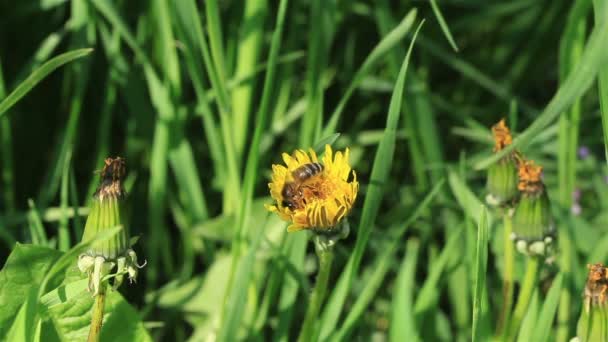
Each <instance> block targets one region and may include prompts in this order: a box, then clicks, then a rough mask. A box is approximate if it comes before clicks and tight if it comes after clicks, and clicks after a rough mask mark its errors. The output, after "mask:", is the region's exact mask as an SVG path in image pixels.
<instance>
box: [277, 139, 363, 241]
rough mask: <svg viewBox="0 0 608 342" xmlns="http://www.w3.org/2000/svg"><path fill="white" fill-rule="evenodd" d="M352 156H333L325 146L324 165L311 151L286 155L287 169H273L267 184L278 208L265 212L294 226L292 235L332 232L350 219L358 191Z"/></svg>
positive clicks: (284, 166)
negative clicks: (346, 218) (310, 230)
mask: <svg viewBox="0 0 608 342" xmlns="http://www.w3.org/2000/svg"><path fill="white" fill-rule="evenodd" d="M349 154H350V153H349V150H348V149H346V150H345V151H344V152H340V151H338V152H336V153H335V154H334V153H333V151H332V149H331V147H330V146H329V145H326V146H325V155H324V156H323V160H322V163H321V162H319V160H318V158H317V154H316V153H315V152H314V151H313V150H312V149H311V150H309V152H308V153H306V152H304V151H302V150H297V151H296V152H295V153H294V155H293V156H290V155H288V154H286V153H283V161H284V162H285V165H276V164H275V165H272V182H271V183H269V184H268V187H269V188H270V195H271V196H272V198H273V199H274V200H275V201H276V204H274V205H267V206H266V208H267V209H268V210H269V211H271V212H276V213H277V214H278V215H279V216H280V217H281V218H282V219H283V220H285V221H288V222H291V225H290V226H289V227H288V228H287V231H289V232H293V231H298V230H302V229H312V230H315V231H331V230H332V228H333V227H335V226H336V225H337V224H338V223H339V222H340V221H341V220H342V219H343V218H345V217H346V215H348V213H349V212H350V210H351V209H352V207H353V204H354V203H355V199H356V198H357V192H358V191H359V183H358V182H357V176H356V174H355V172H354V171H352V170H351V167H350V165H349V164H348V157H349ZM351 171H352V172H351ZM351 173H352V180H350V181H349V178H350V175H351Z"/></svg>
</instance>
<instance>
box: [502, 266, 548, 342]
mask: <svg viewBox="0 0 608 342" xmlns="http://www.w3.org/2000/svg"><path fill="white" fill-rule="evenodd" d="M540 262H541V259H540V258H538V257H529V258H528V264H527V265H526V275H525V276H524V281H523V283H522V286H521V290H520V292H519V298H518V299H517V305H516V306H515V310H514V311H513V317H512V319H511V323H510V324H509V335H508V339H507V341H515V339H516V338H517V333H518V332H519V328H520V326H521V322H522V320H523V319H524V316H525V315H526V312H527V311H528V306H529V304H530V299H532V294H534V290H535V289H536V282H537V281H538V271H539V268H540Z"/></svg>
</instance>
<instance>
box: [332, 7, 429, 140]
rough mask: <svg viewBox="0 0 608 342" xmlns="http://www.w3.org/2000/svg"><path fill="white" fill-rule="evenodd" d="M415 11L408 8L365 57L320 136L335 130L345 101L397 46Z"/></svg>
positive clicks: (412, 22)
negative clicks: (399, 20) (402, 16)
mask: <svg viewBox="0 0 608 342" xmlns="http://www.w3.org/2000/svg"><path fill="white" fill-rule="evenodd" d="M416 13H417V10H416V9H412V10H410V11H409V12H408V13H407V15H406V16H405V17H404V18H403V20H401V22H400V23H399V25H397V26H396V27H395V28H394V29H393V30H392V31H390V32H389V33H388V34H387V35H386V36H385V37H384V38H382V40H381V41H380V42H379V43H378V45H376V47H374V49H373V50H372V52H370V53H369V55H368V56H367V57H366V58H365V61H364V62H363V64H362V65H361V67H360V68H359V70H357V72H356V73H355V75H354V76H353V79H352V81H351V82H350V84H349V86H348V88H347V89H346V91H345V92H344V95H343V96H342V97H341V98H340V102H339V103H338V105H337V106H336V109H334V111H333V113H332V114H331V117H330V119H329V121H328V122H327V125H326V126H325V128H324V129H323V133H321V136H328V135H330V134H332V133H334V132H335V130H336V127H337V125H338V120H340V117H341V116H342V112H343V111H344V108H345V107H346V103H347V102H348V100H349V99H350V98H351V96H352V94H353V92H354V91H355V89H357V87H358V86H359V85H360V84H361V81H362V80H363V79H364V78H365V76H366V75H367V74H368V73H369V72H370V70H371V69H372V67H373V66H375V65H376V64H377V63H378V62H380V61H381V60H382V57H384V56H385V55H386V53H387V52H389V51H391V49H393V48H394V47H396V46H399V44H398V43H399V42H400V41H401V40H402V39H403V38H404V37H405V35H406V34H407V33H408V32H409V31H410V29H411V28H412V25H413V24H414V21H415V19H416Z"/></svg>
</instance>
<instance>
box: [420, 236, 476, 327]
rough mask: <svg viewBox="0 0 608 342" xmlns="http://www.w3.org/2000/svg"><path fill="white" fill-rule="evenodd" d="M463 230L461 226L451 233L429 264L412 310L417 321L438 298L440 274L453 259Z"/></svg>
mask: <svg viewBox="0 0 608 342" xmlns="http://www.w3.org/2000/svg"><path fill="white" fill-rule="evenodd" d="M463 231H464V229H463V228H462V227H461V228H458V230H456V231H455V232H454V233H453V235H452V236H451V237H450V239H449V240H448V242H447V243H446V245H445V247H444V248H443V250H442V251H441V254H440V255H439V257H438V258H437V260H435V261H434V262H433V263H432V264H431V265H430V272H429V275H428V277H427V278H426V280H425V281H424V284H423V285H422V288H421V289H420V293H419V294H418V297H417V299H416V303H415V305H414V312H415V314H416V318H417V320H418V323H421V322H420V320H421V317H422V316H423V315H425V314H426V313H428V312H431V311H432V309H433V308H434V307H435V306H436V305H437V302H438V300H439V293H438V292H437V288H438V286H439V281H440V280H441V276H442V275H444V271H445V268H446V267H447V265H448V262H451V261H452V260H454V254H455V253H458V250H457V249H458V248H459V247H460V243H461V242H462V238H463V237H462V234H463Z"/></svg>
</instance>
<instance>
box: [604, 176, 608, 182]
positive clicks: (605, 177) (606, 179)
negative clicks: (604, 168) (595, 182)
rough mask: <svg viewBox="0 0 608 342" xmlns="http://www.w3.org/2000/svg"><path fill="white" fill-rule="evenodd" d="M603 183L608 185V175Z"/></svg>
mask: <svg viewBox="0 0 608 342" xmlns="http://www.w3.org/2000/svg"><path fill="white" fill-rule="evenodd" d="M604 182H606V184H608V175H605V176H604Z"/></svg>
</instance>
